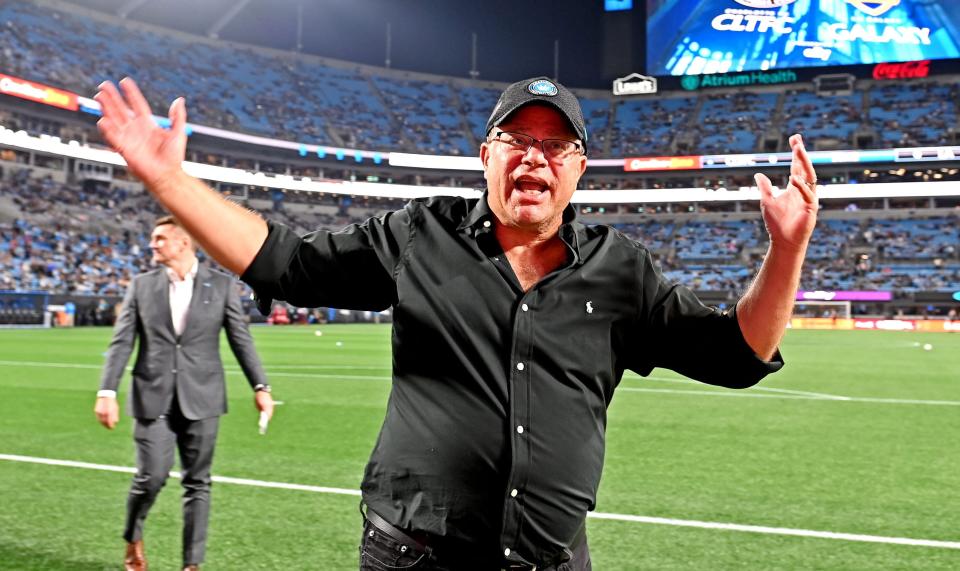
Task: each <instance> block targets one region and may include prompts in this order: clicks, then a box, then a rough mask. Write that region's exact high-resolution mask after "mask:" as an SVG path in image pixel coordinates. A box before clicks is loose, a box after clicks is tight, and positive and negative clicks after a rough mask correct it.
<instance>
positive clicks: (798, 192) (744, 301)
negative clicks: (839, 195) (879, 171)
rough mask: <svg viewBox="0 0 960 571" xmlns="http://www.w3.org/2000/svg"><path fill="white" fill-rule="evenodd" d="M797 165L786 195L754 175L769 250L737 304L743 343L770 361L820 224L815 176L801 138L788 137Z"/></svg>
mask: <svg viewBox="0 0 960 571" xmlns="http://www.w3.org/2000/svg"><path fill="white" fill-rule="evenodd" d="M790 147H791V149H793V162H792V163H791V165H790V182H789V184H788V185H787V188H786V190H784V191H783V192H781V193H780V194H778V195H776V196H774V194H773V185H772V184H771V182H770V179H768V178H767V177H766V176H764V175H762V174H757V175H756V176H755V178H756V181H757V187H758V188H759V189H760V210H761V212H762V213H763V222H764V224H765V225H766V228H767V232H768V233H769V234H770V248H769V249H768V250H767V255H766V257H765V258H764V260H763V265H761V267H760V271H759V272H758V273H757V277H756V279H755V280H754V282H753V285H751V286H750V289H749V290H747V293H746V294H745V295H744V296H743V298H741V300H740V302H739V303H738V304H737V319H738V322H739V324H740V330H741V331H742V332H743V338H744V339H745V340H746V341H747V343H748V344H749V345H750V347H751V348H752V349H753V350H754V352H755V353H756V354H757V356H759V357H760V358H762V359H764V360H769V359H770V358H771V357H772V356H773V355H774V352H775V351H776V349H777V346H778V345H779V344H780V340H781V339H782V338H783V333H784V331H785V330H786V327H787V323H788V322H789V320H790V315H791V314H792V313H793V304H794V301H795V299H796V296H797V288H798V287H799V285H800V269H801V266H802V265H803V258H804V256H805V255H806V252H807V244H808V243H809V241H810V236H811V234H813V228H814V226H815V225H816V223H817V209H818V208H819V204H818V202H817V193H816V183H817V173H816V171H814V169H813V163H811V162H810V157H809V156H808V155H807V151H806V149H805V148H804V146H803V139H802V138H801V137H800V135H793V136H792V137H790Z"/></svg>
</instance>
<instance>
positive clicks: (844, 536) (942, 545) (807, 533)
mask: <svg viewBox="0 0 960 571" xmlns="http://www.w3.org/2000/svg"><path fill="white" fill-rule="evenodd" d="M0 460H7V461H10V462H26V463H31V464H44V465H48V466H63V467H68V468H84V469H87V470H103V471H108V472H123V473H127V474H133V473H135V472H136V470H135V469H134V468H130V467H127V466H110V465H107V464H92V463H89V462H74V461H71V460H55V459H52V458H36V457H33V456H18V455H15V454H0ZM170 475H171V476H173V477H176V478H179V477H180V474H179V473H178V472H170ZM212 479H213V481H214V482H219V483H224V484H235V485H241V486H254V487H258V488H273V489H281V490H296V491H301V492H313V493H320V494H337V495H347V496H359V495H360V491H359V490H349V489H345V488H330V487H325V486H307V485H303V484H288V483H285V482H268V481H264V480H250V479H247V478H230V477H226V476H213V478H212ZM587 517H590V518H593V519H599V520H614V521H624V522H632V523H646V524H653V525H671V526H676V527H695V528H700V529H719V530H724V531H740V532H746V533H763V534H771V535H789V536H795V537H813V538H818V539H837V540H843V541H860V542H867V543H886V544H893V545H910V546H915V547H934V548H939V549H960V541H939V540H933V539H913V538H908V537H887V536H882V535H864V534H857V533H837V532H833V531H816V530H810V529H793V528H789V527H767V526H759V525H743V524H737V523H720V522H709V521H697V520H685V519H672V518H662V517H649V516H639V515H629V514H612V513H603V512H590V513H588V514H587Z"/></svg>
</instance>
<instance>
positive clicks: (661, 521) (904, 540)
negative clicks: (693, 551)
mask: <svg viewBox="0 0 960 571" xmlns="http://www.w3.org/2000/svg"><path fill="white" fill-rule="evenodd" d="M588 515H589V517H591V518H594V519H609V520H616V521H631V522H637V523H651V524H657V525H675V526H680V527H698V528H701V529H721V530H725V531H744V532H748V533H766V534H771V535H792V536H795V537H815V538H818V539H840V540H844V541H862V542H867V543H887V544H894V545H913V546H916V547H938V548H941V549H960V541H938V540H934V539H912V538H909V537H886V536H883V535H863V534H859V533H837V532H833V531H815V530H811V529H793V528H789V527H767V526H762V525H741V524H738V523H718V522H712V521H696V520H686V519H670V518H662V517H647V516H639V515H623V514H608V513H601V512H591V513H590V514H588Z"/></svg>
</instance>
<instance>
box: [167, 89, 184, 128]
mask: <svg viewBox="0 0 960 571" xmlns="http://www.w3.org/2000/svg"><path fill="white" fill-rule="evenodd" d="M169 117H170V130H171V131H173V132H174V133H176V134H178V135H179V134H180V133H183V132H184V131H185V130H186V125H187V104H186V102H185V101H184V99H183V97H178V98H176V99H174V100H173V103H171V104H170V113H169Z"/></svg>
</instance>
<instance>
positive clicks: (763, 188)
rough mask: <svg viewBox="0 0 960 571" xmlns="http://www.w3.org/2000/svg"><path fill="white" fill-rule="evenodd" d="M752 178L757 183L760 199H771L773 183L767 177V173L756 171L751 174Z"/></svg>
mask: <svg viewBox="0 0 960 571" xmlns="http://www.w3.org/2000/svg"><path fill="white" fill-rule="evenodd" d="M753 180H754V181H756V183H757V189H759V190H760V200H761V201H767V200H773V183H771V182H770V179H769V178H767V175H765V174H761V173H757V174H755V175H753Z"/></svg>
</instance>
